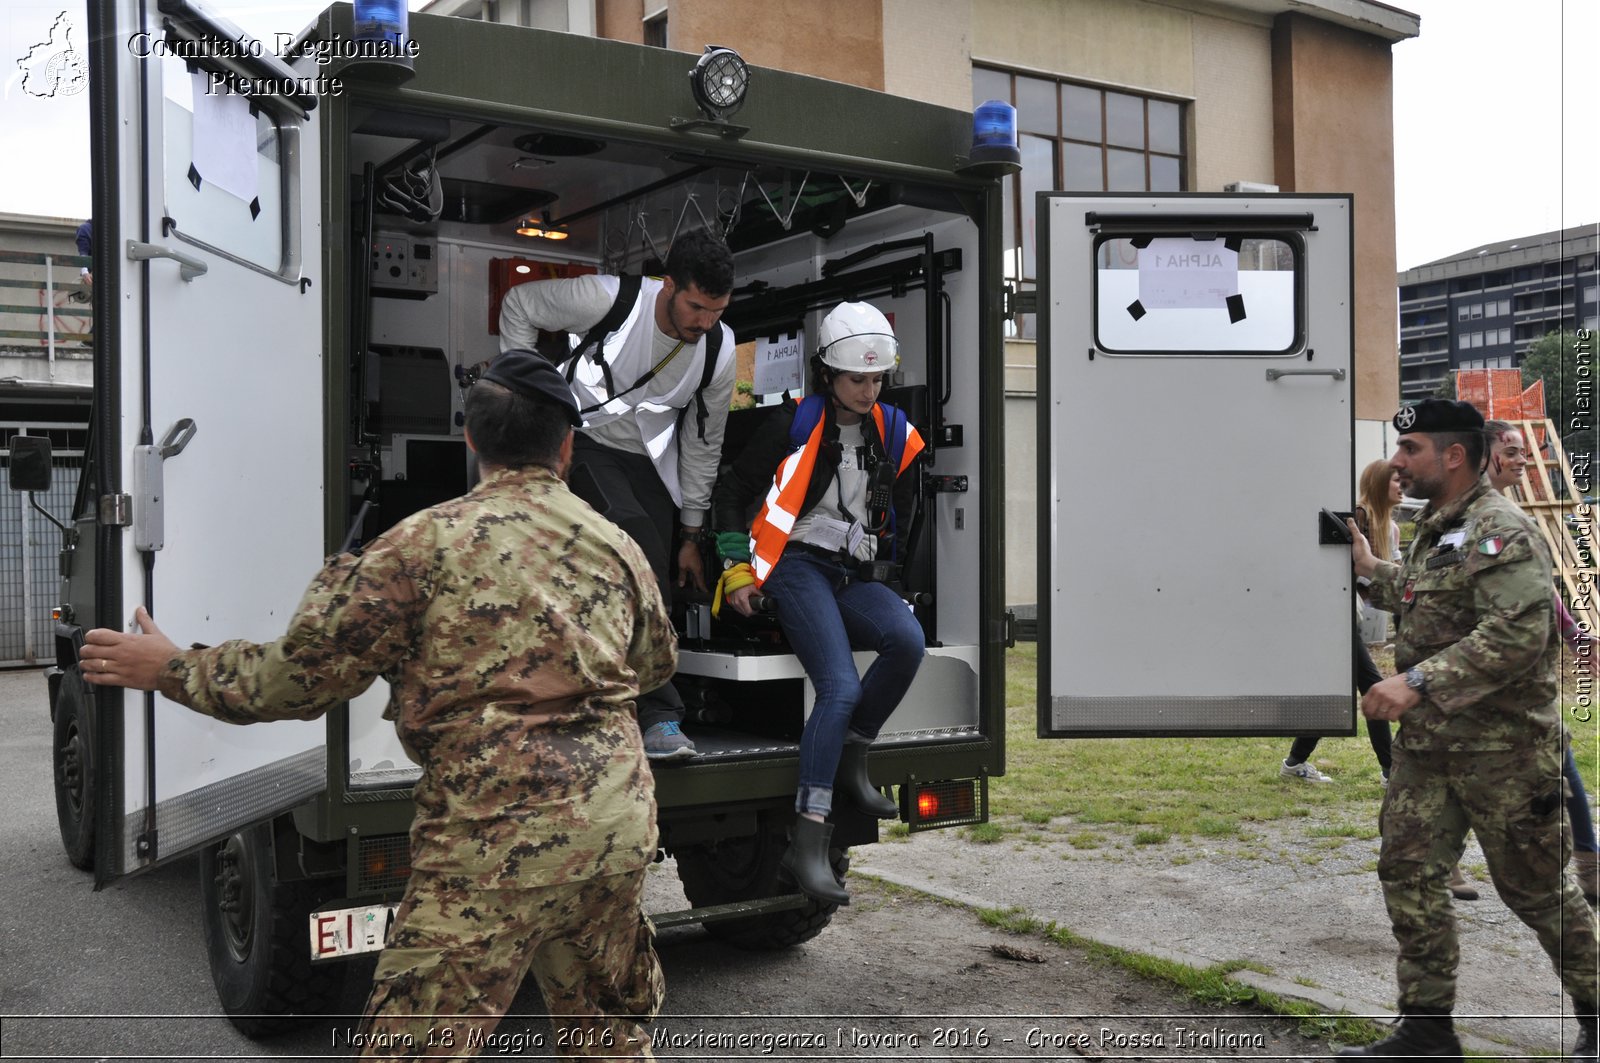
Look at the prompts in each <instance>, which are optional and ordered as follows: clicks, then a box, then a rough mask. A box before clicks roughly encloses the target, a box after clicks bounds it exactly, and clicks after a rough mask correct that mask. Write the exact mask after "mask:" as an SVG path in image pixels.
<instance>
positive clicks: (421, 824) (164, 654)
mask: <svg viewBox="0 0 1600 1063" xmlns="http://www.w3.org/2000/svg"><path fill="white" fill-rule="evenodd" d="M466 409H467V414H466V425H467V433H468V442H469V444H470V445H472V446H473V448H474V450H476V452H477V453H478V455H479V458H480V460H481V462H482V466H483V470H484V476H483V479H482V481H481V482H480V483H479V484H478V486H477V487H475V488H474V489H473V490H472V491H471V492H470V493H469V494H467V495H465V496H463V497H462V498H458V499H454V500H452V501H449V502H445V503H443V504H441V505H438V506H435V507H433V508H432V509H428V510H424V511H422V512H420V513H417V514H415V515H414V516H412V517H409V518H407V519H406V520H404V521H401V522H400V523H399V524H397V525H395V526H394V527H393V528H391V529H390V530H389V531H388V532H386V533H384V534H383V535H381V536H379V537H378V538H377V539H376V540H374V541H373V542H372V543H371V544H370V545H368V546H367V547H366V549H365V550H364V552H363V553H362V554H361V555H360V556H353V555H350V554H341V555H338V556H335V557H333V558H330V559H329V560H328V562H327V564H326V566H325V567H324V568H323V570H322V571H321V572H320V573H319V574H318V575H317V577H316V578H315V579H314V580H313V581H312V583H311V586H310V588H309V589H308V590H307V591H306V594H305V597H304V599H303V600H302V602H301V604H300V607H299V610H298V612H297V613H296V615H295V617H294V620H293V621H292V622H291V624H290V626H289V631H288V634H286V635H285V636H284V637H283V638H281V639H279V640H278V641H277V642H273V643H270V644H266V645H257V644H253V643H247V642H228V643H224V644H223V645H220V646H216V647H213V648H210V649H194V650H182V651H180V650H178V648H177V647H176V646H175V645H173V643H171V642H170V641H168V640H167V639H166V638H165V637H164V636H162V635H161V633H160V632H159V631H158V630H157V629H156V627H155V625H154V624H153V623H152V622H151V620H150V617H149V615H148V614H147V613H145V612H144V611H143V609H140V610H139V612H138V614H137V619H138V622H139V625H140V627H141V629H142V631H143V633H142V634H123V633H120V632H116V631H109V630H105V629H96V630H93V631H91V632H89V633H88V635H87V636H86V646H85V648H84V651H83V654H82V661H83V667H84V671H85V673H86V674H85V678H86V679H88V680H89V681H90V682H92V683H109V684H115V685H119V686H134V687H139V688H141V689H146V690H149V689H158V690H160V692H161V693H162V694H164V695H165V696H166V697H168V698H170V699H172V700H173V701H176V702H179V703H181V704H184V705H187V706H189V707H190V708H192V709H194V710H195V711H197V712H202V713H205V714H207V715H210V716H214V717H216V718H217V719H219V720H226V721H228V722H231V723H252V722H255V721H258V720H273V719H284V718H298V719H310V718H313V717H316V716H319V715H321V714H322V713H324V712H326V711H327V710H328V709H330V708H331V707H333V706H334V705H336V704H339V703H340V702H342V701H344V700H346V699H348V698H351V697H354V696H355V695H357V694H359V693H360V692H361V691H363V690H365V689H366V688H367V687H368V686H369V685H370V684H371V683H372V681H373V680H374V679H375V678H377V677H379V676H382V677H384V678H385V679H387V680H388V681H389V684H390V689H391V699H390V702H389V706H388V709H387V710H386V715H387V716H388V717H389V718H391V719H393V720H394V723H395V727H396V730H397V731H398V732H399V736H400V738H401V740H402V742H403V743H404V745H405V748H406V751H407V752H408V753H409V754H410V755H411V756H412V758H413V759H415V760H416V761H417V763H418V764H420V765H421V766H422V777H421V779H419V780H418V782H417V784H416V787H415V790H414V798H415V802H416V816H415V819H414V820H413V823H412V828H411V866H412V873H411V878H410V881H409V882H408V883H407V885H406V893H405V898H404V900H403V901H402V903H401V906H400V911H399V913H398V917H397V919H396V922H395V926H394V929H393V931H392V933H391V935H390V938H389V941H388V943H387V947H386V948H385V949H384V951H383V954H382V956H381V957H380V958H379V961H378V969H377V974H376V976H375V982H374V986H373V990H372V995H371V997H370V998H369V1000H368V1004H367V1015H366V1018H365V1020H364V1022H363V1026H362V1029H361V1034H362V1036H361V1037H359V1038H358V1039H357V1040H358V1043H361V1044H362V1046H363V1049H364V1051H363V1054H364V1055H366V1056H369V1057H374V1058H412V1057H414V1056H418V1055H430V1054H431V1055H476V1054H477V1053H478V1051H481V1050H482V1048H483V1047H484V1046H485V1039H486V1036H487V1035H488V1034H490V1033H492V1031H493V1030H494V1028H495V1026H496V1024H497V1023H498V1022H499V1021H500V1017H501V1016H502V1015H503V1014H504V1012H505V1010H506V1008H507V1007H508V1006H509V1005H510V1003H511V1001H512V998H513V997H514V996H515V994H516V992H517V988H518V986H519V985H520V984H521V982H522V979H523V976H524V975H525V974H526V973H528V972H529V971H530V970H531V972H532V973H533V975H534V977H535V978H536V979H537V980H538V984H539V988H540V989H541V990H542V991H543V993H544V997H545V1002H546V1004H547V1006H548V1008H549V1010H550V1012H551V1013H552V1016H553V1026H554V1037H553V1041H554V1043H553V1044H552V1045H550V1047H551V1048H554V1049H555V1050H556V1051H559V1052H563V1053H565V1054H570V1055H587V1056H606V1057H634V1058H639V1057H642V1058H652V1056H651V1053H650V1050H649V1039H648V1034H647V1033H646V1031H644V1029H643V1028H642V1027H641V1026H640V1022H641V1021H648V1020H649V1019H650V1018H653V1017H654V1014H655V1012H656V1010H657V1009H658V1008H659V1006H660V1003H661V999H662V993H663V984H662V977H661V969H660V966H659V965H658V964H657V961H656V956H655V952H654V950H653V948H652V945H651V937H652V931H651V927H650V925H649V922H648V921H647V920H646V918H645V917H644V915H643V913H642V910H641V908H640V894H641V891H642V889H643V885H644V875H645V869H646V867H647V865H648V864H649V863H650V861H651V860H652V859H653V858H654V855H655V851H656V827H655V797H654V784H653V780H652V778H651V774H650V768H649V764H648V762H647V761H646V759H645V753H644V745H643V742H642V740H641V739H640V735H639V727H638V724H637V722H636V719H635V715H634V707H633V702H634V699H635V698H636V697H637V696H638V693H639V690H640V689H641V688H644V689H653V688H655V687H657V686H659V685H661V684H662V683H664V682H666V681H667V679H668V678H669V677H670V676H671V675H672V672H673V669H674V666H675V663H676V640H675V637H674V634H673V631H672V627H671V625H670V622H669V620H668V618H667V615H666V612H665V609H664V608H663V606H662V602H661V596H660V593H659V591H658V590H657V587H656V580H655V577H654V575H653V574H652V573H651V570H650V565H649V563H648V562H647V561H646V560H645V557H644V554H643V553H642V552H641V551H640V549H639V547H638V546H637V545H635V544H634V543H633V541H632V540H631V539H629V538H628V536H627V535H626V534H624V533H623V532H622V530H621V529H619V528H618V527H617V526H616V525H614V524H611V523H610V522H608V521H605V520H602V519H600V518H599V517H598V516H597V515H596V514H595V512H594V511H593V510H592V509H590V508H589V507H588V506H587V505H585V504H584V503H583V502H580V501H579V500H578V499H577V498H576V497H574V496H573V495H572V494H571V493H570V492H569V491H568V490H567V486H566V484H565V483H564V482H563V481H562V479H561V474H562V473H563V472H564V471H565V469H566V465H567V462H568V460H569V459H570V457H571V453H572V433H571V430H570V428H569V424H576V423H577V421H578V418H577V404H576V403H575V402H574V401H573V398H572V394H571V392H570V391H569V390H568V388H567V385H566V382H565V381H564V380H562V379H561V377H560V375H559V374H558V373H557V372H556V371H555V369H554V368H552V367H551V366H550V365H549V363H547V362H545V361H544V360H543V359H542V358H540V357H538V356H537V355H534V354H531V353H528V352H512V353H510V354H506V355H502V356H501V357H500V358H498V359H496V360H495V362H494V363H493V364H491V366H490V367H489V368H488V369H487V370H486V371H485V374H484V379H483V380H482V381H480V382H479V383H478V384H476V385H475V386H474V387H473V389H472V392H471V393H470V395H469V396H468V399H467V407H466ZM563 1020H565V1021H563ZM489 1043H490V1045H491V1046H492V1045H493V1041H492V1040H490V1042H489Z"/></svg>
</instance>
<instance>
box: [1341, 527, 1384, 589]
mask: <svg viewBox="0 0 1600 1063" xmlns="http://www.w3.org/2000/svg"><path fill="white" fill-rule="evenodd" d="M1344 524H1345V527H1347V528H1349V529H1350V561H1351V563H1352V564H1353V565H1354V566H1355V570H1356V575H1358V576H1362V577H1364V578H1366V579H1371V578H1372V574H1373V573H1374V572H1376V571H1377V570H1378V556H1377V555H1376V554H1374V553H1373V552H1372V544H1371V543H1369V542H1367V537H1366V536H1365V535H1362V534H1361V529H1360V528H1358V527H1356V522H1355V521H1353V520H1350V519H1349V518H1348V517H1347V518H1345V522H1344Z"/></svg>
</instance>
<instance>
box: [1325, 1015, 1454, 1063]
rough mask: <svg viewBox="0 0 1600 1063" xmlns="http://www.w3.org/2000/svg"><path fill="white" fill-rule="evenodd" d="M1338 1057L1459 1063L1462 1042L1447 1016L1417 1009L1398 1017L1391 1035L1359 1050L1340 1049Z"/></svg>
mask: <svg viewBox="0 0 1600 1063" xmlns="http://www.w3.org/2000/svg"><path fill="white" fill-rule="evenodd" d="M1339 1055H1340V1056H1341V1057H1354V1058H1362V1057H1365V1058H1390V1059H1418V1058H1426V1059H1435V1058H1442V1059H1453V1060H1455V1061H1456V1063H1461V1040H1460V1039H1459V1038H1458V1037H1456V1031H1455V1026H1454V1024H1453V1023H1452V1022H1451V1021H1450V1013H1449V1012H1445V1011H1433V1010H1428V1011H1422V1010H1416V1011H1411V1012H1408V1013H1406V1014H1404V1015H1401V1016H1400V1024H1399V1025H1398V1026H1396V1027H1395V1028H1394V1033H1392V1034H1390V1035H1389V1036H1388V1037H1385V1038H1384V1039H1383V1040H1381V1041H1375V1042H1373V1043H1372V1044H1370V1045H1363V1046H1361V1047H1360V1048H1341V1049H1340V1050H1339Z"/></svg>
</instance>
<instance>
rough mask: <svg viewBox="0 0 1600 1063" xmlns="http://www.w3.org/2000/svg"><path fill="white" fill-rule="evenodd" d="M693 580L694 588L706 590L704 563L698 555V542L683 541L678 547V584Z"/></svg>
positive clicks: (703, 591)
mask: <svg viewBox="0 0 1600 1063" xmlns="http://www.w3.org/2000/svg"><path fill="white" fill-rule="evenodd" d="M685 580H693V581H694V586H695V589H696V590H698V591H699V592H700V593H701V594H704V593H705V592H706V563H705V560H704V559H703V558H701V556H700V544H699V543H690V542H685V543H683V544H682V545H680V546H679V547H678V586H680V587H681V586H683V584H684V581H685Z"/></svg>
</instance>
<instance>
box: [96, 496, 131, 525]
mask: <svg viewBox="0 0 1600 1063" xmlns="http://www.w3.org/2000/svg"><path fill="white" fill-rule="evenodd" d="M132 512H133V496H132V495H101V496H100V523H101V524H104V525H105V526H107V527H109V528H126V527H127V526H128V525H129V524H132V523H133V517H132V515H131V514H132Z"/></svg>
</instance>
